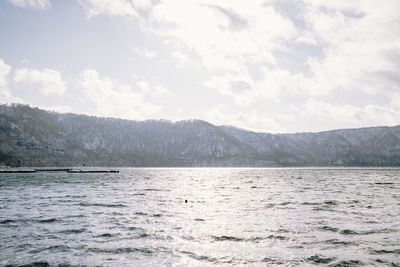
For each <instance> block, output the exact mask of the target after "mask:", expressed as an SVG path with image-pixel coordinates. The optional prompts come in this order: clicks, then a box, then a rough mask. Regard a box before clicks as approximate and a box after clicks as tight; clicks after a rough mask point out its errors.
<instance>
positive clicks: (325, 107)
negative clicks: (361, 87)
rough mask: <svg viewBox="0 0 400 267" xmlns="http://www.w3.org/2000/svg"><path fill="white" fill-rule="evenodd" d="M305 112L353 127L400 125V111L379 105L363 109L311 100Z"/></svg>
mask: <svg viewBox="0 0 400 267" xmlns="http://www.w3.org/2000/svg"><path fill="white" fill-rule="evenodd" d="M305 111H307V112H308V113H309V114H311V115H312V116H320V117H323V118H329V119H334V120H339V121H342V122H344V123H350V125H353V127H365V126H382V125H396V124H399V123H400V110H396V109H390V108H386V107H381V106H377V105H365V106H363V107H356V106H351V105H340V106H339V105H333V104H331V103H327V102H322V101H317V100H314V99H309V100H308V101H307V103H306V104H305Z"/></svg>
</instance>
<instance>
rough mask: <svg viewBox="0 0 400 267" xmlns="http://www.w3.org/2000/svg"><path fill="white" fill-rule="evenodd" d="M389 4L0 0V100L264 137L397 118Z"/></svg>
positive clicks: (398, 83) (398, 5)
mask: <svg viewBox="0 0 400 267" xmlns="http://www.w3.org/2000/svg"><path fill="white" fill-rule="evenodd" d="M399 10H400V1H399V0H385V1H379V0H352V1H349V0H329V1H326V0H263V1H260V0H250V1H244V0H184V1H182V0H69V1H63V0H3V1H0V103H2V104H4V103H23V104H28V105H30V106H32V107H39V108H42V109H46V110H52V111H58V112H72V113H79V114H88V115H95V116H102V117H115V118H123V119H130V120H147V119H166V120H172V121H179V120H188V119H201V120H206V121H208V122H210V123H213V124H215V125H233V126H236V127H240V128H244V129H248V130H253V131H258V132H271V133H294V132H317V131H326V130H332V129H339V128H358V127H368V126H381V125H387V126H391V125H398V124H400V15H399Z"/></svg>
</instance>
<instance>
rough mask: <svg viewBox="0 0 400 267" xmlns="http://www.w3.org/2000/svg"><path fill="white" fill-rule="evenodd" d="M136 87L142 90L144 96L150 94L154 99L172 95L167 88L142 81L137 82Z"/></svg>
mask: <svg viewBox="0 0 400 267" xmlns="http://www.w3.org/2000/svg"><path fill="white" fill-rule="evenodd" d="M136 85H137V86H138V87H139V88H140V90H141V91H142V93H143V94H148V95H150V96H154V97H162V96H164V95H167V94H169V93H170V91H169V90H168V89H167V88H165V87H164V86H162V85H160V84H158V83H155V82H147V81H144V80H141V81H138V82H136Z"/></svg>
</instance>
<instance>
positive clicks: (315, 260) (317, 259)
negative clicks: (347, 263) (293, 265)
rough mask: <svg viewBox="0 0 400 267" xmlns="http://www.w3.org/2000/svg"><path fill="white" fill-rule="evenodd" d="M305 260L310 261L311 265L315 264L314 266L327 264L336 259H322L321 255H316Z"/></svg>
mask: <svg viewBox="0 0 400 267" xmlns="http://www.w3.org/2000/svg"><path fill="white" fill-rule="evenodd" d="M307 260H308V261H311V262H313V263H316V264H328V263H330V262H332V261H334V260H336V258H334V257H332V258H328V257H326V258H325V257H323V256H321V255H318V254H316V255H313V256H311V257H308V258H307Z"/></svg>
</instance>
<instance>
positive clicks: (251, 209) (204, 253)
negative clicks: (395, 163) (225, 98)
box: [0, 168, 400, 266]
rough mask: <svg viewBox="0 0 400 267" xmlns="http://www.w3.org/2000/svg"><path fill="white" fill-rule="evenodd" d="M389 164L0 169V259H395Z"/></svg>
mask: <svg viewBox="0 0 400 267" xmlns="http://www.w3.org/2000/svg"><path fill="white" fill-rule="evenodd" d="M399 175H400V169H202V168H200V169H122V170H121V172H120V173H108V174H98V173H97V174H68V173H33V174H0V239H1V242H0V264H1V265H13V266H14V265H23V264H35V263H36V264H39V263H41V264H42V265H43V266H46V265H65V264H68V265H89V266H93V265H102V266H116V265H119V266H122V265H128V266H159V265H162V266H169V265H174V266H175V265H176V266H188V265H189V266H190V265H194V266H207V265H226V266H231V265H235V264H238V265H242V264H249V265H251V266H253V265H254V266H274V265H283V266H298V265H300V266H315V265H332V266H358V265H368V266H400V178H399ZM185 200H188V203H185Z"/></svg>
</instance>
